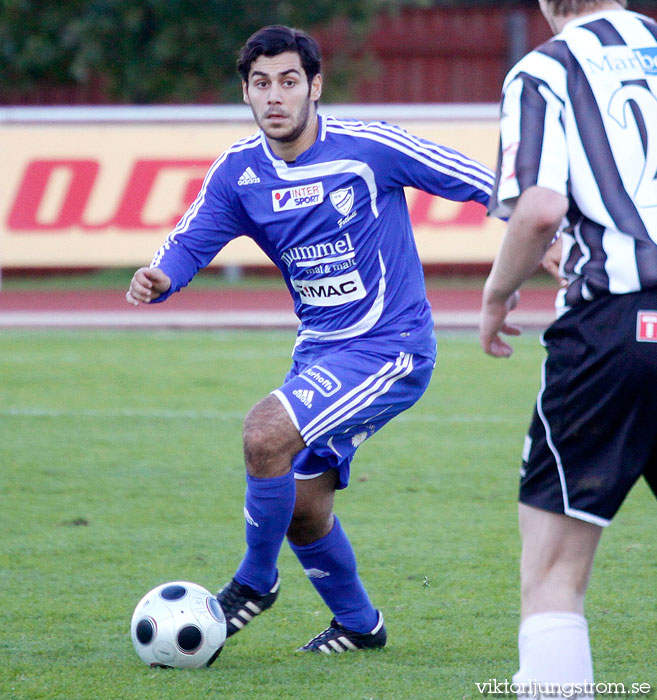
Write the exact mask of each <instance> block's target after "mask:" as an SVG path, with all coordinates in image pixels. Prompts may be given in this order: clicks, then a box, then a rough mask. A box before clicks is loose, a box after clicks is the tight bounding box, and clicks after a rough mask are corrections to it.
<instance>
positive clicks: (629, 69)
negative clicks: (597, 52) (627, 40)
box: [586, 46, 657, 77]
mask: <svg viewBox="0 0 657 700" xmlns="http://www.w3.org/2000/svg"><path fill="white" fill-rule="evenodd" d="M586 63H587V65H588V67H589V70H590V71H591V74H592V75H600V74H603V73H615V74H616V75H620V74H622V75H624V76H627V77H630V76H634V77H639V76H640V75H641V74H642V73H643V74H645V75H657V47H655V46H648V47H646V48H643V49H631V48H630V47H629V46H610V47H607V48H606V50H605V53H604V54H603V55H602V57H601V58H599V59H593V58H587V59H586Z"/></svg>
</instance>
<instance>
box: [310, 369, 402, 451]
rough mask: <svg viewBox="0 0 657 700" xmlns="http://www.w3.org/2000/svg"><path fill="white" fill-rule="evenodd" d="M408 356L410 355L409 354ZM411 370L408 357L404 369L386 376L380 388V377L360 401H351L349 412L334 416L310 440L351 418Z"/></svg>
mask: <svg viewBox="0 0 657 700" xmlns="http://www.w3.org/2000/svg"><path fill="white" fill-rule="evenodd" d="M409 358H410V356H409ZM412 370H413V363H412V362H411V361H410V359H409V364H408V365H407V366H406V368H404V369H400V370H398V371H397V372H396V373H395V374H394V375H393V376H391V377H389V378H388V381H387V382H386V383H385V385H384V386H383V387H382V388H379V387H381V382H383V380H384V378H382V379H380V380H379V381H378V382H377V384H376V387H373V388H372V389H371V390H369V392H367V394H369V395H366V394H363V395H362V396H361V397H360V401H359V402H358V403H357V402H356V401H353V402H352V403H351V404H350V406H349V407H347V408H350V407H352V406H353V408H352V410H351V411H349V413H347V414H345V415H341V416H339V417H338V418H336V419H335V420H334V421H333V422H332V423H329V424H326V425H325V426H324V428H323V430H321V431H320V432H316V433H314V434H313V437H312V440H315V439H317V438H318V437H319V436H320V435H322V434H324V433H326V432H328V431H329V430H331V429H332V428H334V427H335V426H336V425H340V423H344V421H346V420H348V419H349V418H351V417H352V416H353V415H355V414H356V413H358V411H362V410H363V409H364V408H367V407H368V406H369V405H370V404H371V403H372V402H373V401H374V400H375V399H377V398H378V397H379V396H382V395H383V394H385V393H386V392H387V391H388V390H389V389H390V387H391V386H392V385H393V384H394V383H395V382H396V381H398V380H399V379H403V378H404V377H406V376H408V375H409V374H410V373H411V371H412ZM374 389H378V391H374ZM365 397H366V398H365Z"/></svg>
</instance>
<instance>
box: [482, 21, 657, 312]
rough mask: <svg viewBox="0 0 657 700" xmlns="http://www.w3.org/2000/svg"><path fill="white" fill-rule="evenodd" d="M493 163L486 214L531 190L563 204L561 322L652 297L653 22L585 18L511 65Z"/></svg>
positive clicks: (656, 247)
mask: <svg viewBox="0 0 657 700" xmlns="http://www.w3.org/2000/svg"><path fill="white" fill-rule="evenodd" d="M501 156H502V157H501V158H500V165H499V168H498V174H499V177H498V180H497V186H496V189H495V193H494V196H493V198H492V200H491V210H492V211H493V212H494V213H498V214H507V215H508V214H509V213H510V207H509V205H508V204H507V203H505V202H508V201H513V200H514V199H515V198H516V197H518V195H519V194H520V193H521V192H523V191H524V190H526V189H527V188H528V187H530V186H531V185H539V186H542V187H548V188H550V189H553V190H555V191H557V192H560V193H562V194H563V195H565V196H567V197H568V198H569V205H570V206H569V209H568V213H567V215H566V221H565V222H564V228H563V229H562V240H563V255H562V269H561V272H562V275H563V277H564V279H566V280H567V281H568V286H567V288H564V289H563V290H562V291H560V292H559V294H558V297H557V309H558V312H559V313H563V312H564V311H565V310H567V309H569V308H570V307H572V306H573V305H575V304H578V303H580V302H583V301H590V300H592V299H595V298H598V297H600V296H602V295H605V294H625V293H627V292H636V291H639V290H641V289H647V288H653V287H657V180H656V179H655V178H656V175H657V25H656V23H655V21H654V20H652V19H649V18H647V17H644V16H642V15H639V14H635V13H633V12H623V13H618V12H614V13H611V14H610V13H609V12H606V13H605V12H601V13H596V14H594V15H588V16H585V17H582V18H579V19H577V20H574V21H572V22H570V23H569V24H568V27H567V28H566V30H564V31H563V32H562V33H560V34H559V36H558V37H555V38H553V39H552V40H550V41H548V42H547V43H545V44H543V45H542V46H540V47H539V48H537V49H536V50H535V51H533V52H532V53H530V54H528V55H527V56H526V57H525V58H524V59H523V60H521V61H520V62H519V63H518V64H517V65H516V66H515V67H514V69H513V70H512V71H511V72H510V73H509V75H508V76H507V78H506V81H505V83H504V97H503V104H502V118H501ZM639 164H640V165H639Z"/></svg>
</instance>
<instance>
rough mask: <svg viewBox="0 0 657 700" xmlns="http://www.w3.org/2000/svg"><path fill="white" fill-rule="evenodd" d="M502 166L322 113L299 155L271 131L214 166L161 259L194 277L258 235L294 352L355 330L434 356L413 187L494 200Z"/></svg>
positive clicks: (183, 278)
mask: <svg viewBox="0 0 657 700" xmlns="http://www.w3.org/2000/svg"><path fill="white" fill-rule="evenodd" d="M493 179H494V178H493V174H492V172H491V171H490V170H488V169H487V168H486V167H484V166H482V165H481V164H479V163H477V162H476V161H473V160H471V159H470V158H467V157H465V156H463V155H462V154H460V153H458V152H456V151H454V150H451V149H449V148H445V147H444V146H438V145H436V144H433V143H431V142H429V141H426V140H423V139H419V138H416V137H413V136H411V135H409V134H408V133H407V132H405V131H404V130H402V129H400V128H398V127H395V126H391V125H388V124H385V123H382V122H376V123H371V124H364V123H362V122H358V121H350V120H346V121H345V120H338V119H335V118H333V117H324V116H322V115H320V116H319V129H318V136H317V139H316V141H315V143H314V144H313V145H312V146H311V147H310V148H309V149H308V150H306V151H305V152H303V153H302V154H301V155H300V156H299V157H298V158H297V160H295V161H294V162H291V163H288V162H285V161H283V160H281V159H279V158H277V157H276V156H275V155H274V154H273V152H272V151H271V149H270V147H269V144H268V143H267V139H266V137H265V135H264V133H262V132H261V131H259V132H257V133H256V134H254V135H253V136H252V137H250V138H245V139H242V140H240V141H237V142H236V143H235V144H233V145H232V146H231V147H230V148H229V149H228V150H226V151H225V152H224V153H223V154H222V155H221V156H220V157H219V158H218V159H217V160H216V161H215V163H214V164H213V165H212V167H211V168H210V170H209V172H208V174H207V176H206V178H205V181H204V183H203V187H202V188H201V191H200V193H199V195H198V197H197V198H196V200H195V201H194V203H193V204H192V205H191V207H190V208H189V209H188V211H187V212H186V213H185V215H184V216H183V218H182V219H181V221H180V223H179V224H178V226H177V227H176V228H175V229H174V230H173V231H172V232H171V234H170V235H169V236H168V238H167V239H166V241H165V243H164V244H163V246H162V247H161V248H160V250H159V251H158V252H157V253H156V255H155V257H154V259H153V262H152V266H155V267H159V268H161V269H162V270H163V271H164V272H166V273H167V275H169V277H170V278H171V289H170V290H169V292H168V293H167V294H165V295H163V296H162V297H160V298H159V299H158V301H162V300H164V299H166V298H167V297H168V296H169V295H170V294H172V293H173V292H176V291H177V290H179V289H180V288H181V287H183V286H185V285H186V284H188V283H189V281H190V280H191V279H192V277H193V276H194V275H195V273H196V272H197V271H198V270H199V269H200V268H202V267H205V266H206V265H208V264H209V263H210V262H211V261H212V259H213V258H214V257H215V255H216V254H217V253H218V252H219V251H220V250H221V249H222V248H223V246H224V245H226V244H227V243H228V242H229V241H231V240H232V239H234V238H236V237H237V236H249V237H250V238H252V239H253V240H254V241H255V242H256V243H257V244H258V245H259V246H260V248H261V249H262V250H263V251H264V252H265V253H266V254H267V255H268V257H269V258H270V259H271V260H272V261H273V262H274V263H275V264H276V266H277V267H278V268H279V269H280V271H281V273H282V275H283V277H284V279H285V282H286V283H287V286H288V288H289V290H290V294H291V295H292V298H293V300H294V310H295V312H296V314H297V316H298V318H299V320H300V322H301V323H300V326H299V331H298V336H297V343H296V347H295V357H297V358H298V359H299V358H301V359H303V358H304V357H307V358H309V357H312V356H313V355H315V354H317V353H318V352H324V351H326V350H329V349H331V347H335V344H336V343H338V344H342V343H344V342H347V341H351V340H353V339H363V340H367V341H368V342H369V341H373V342H376V344H377V347H380V348H382V349H383V348H386V349H391V348H397V349H398V350H399V351H400V352H401V351H403V352H414V353H419V354H423V355H428V356H431V355H433V354H434V353H435V339H434V337H433V319H432V316H431V309H430V307H429V304H428V302H427V299H426V293H425V288H424V278H423V271H422V266H421V264H420V259H419V256H418V253H417V249H416V246H415V241H414V238H413V232H412V229H411V221H410V217H409V213H408V208H407V205H406V200H405V197H404V189H403V188H404V187H406V186H411V187H416V188H418V189H421V190H424V191H426V192H429V193H431V194H434V195H440V196H442V197H445V198H447V199H451V200H456V201H466V200H475V201H477V202H480V203H481V204H483V205H487V203H488V200H489V197H490V193H491V191H492V185H493Z"/></svg>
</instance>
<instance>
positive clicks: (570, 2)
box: [547, 0, 627, 17]
mask: <svg viewBox="0 0 657 700" xmlns="http://www.w3.org/2000/svg"><path fill="white" fill-rule="evenodd" d="M616 2H617V3H618V4H619V5H621V6H622V7H627V0H616ZM547 4H548V6H549V7H550V9H551V10H552V12H554V14H555V15H558V16H561V17H566V16H568V15H575V14H578V13H580V12H586V11H587V10H590V11H595V10H596V9H597V8H598V7H599V6H600V5H602V4H603V2H602V0H547Z"/></svg>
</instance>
